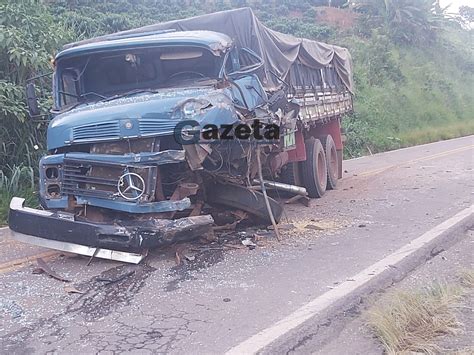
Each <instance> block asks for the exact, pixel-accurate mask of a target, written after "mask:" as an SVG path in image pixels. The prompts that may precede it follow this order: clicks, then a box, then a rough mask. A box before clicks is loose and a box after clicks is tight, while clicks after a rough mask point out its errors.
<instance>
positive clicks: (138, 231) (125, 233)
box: [8, 197, 214, 264]
mask: <svg viewBox="0 0 474 355" xmlns="http://www.w3.org/2000/svg"><path fill="white" fill-rule="evenodd" d="M24 201H25V200H24V199H22V198H18V197H14V198H13V199H12V200H11V202H10V211H9V220H8V224H9V227H10V229H11V230H12V235H13V238H15V239H18V240H20V241H23V242H27V243H31V244H35V245H40V246H43V247H47V248H52V249H58V250H62V251H66V252H71V253H76V254H82V255H88V256H96V257H99V258H104V259H112V260H119V261H124V262H130V263H135V264H137V263H139V262H140V261H141V260H142V259H143V258H144V257H145V256H146V253H147V251H148V249H152V248H155V247H159V246H164V245H169V244H172V243H176V242H182V241H189V240H192V239H196V238H199V237H200V236H206V235H208V234H212V224H213V223H214V220H213V218H212V217H211V216H210V215H202V216H193V217H185V218H179V219H173V220H171V219H148V220H127V221H116V222H115V223H114V224H105V223H95V222H89V221H83V220H77V219H76V217H75V216H74V215H73V214H70V213H67V212H63V211H55V212H53V211H44V210H37V209H33V208H29V207H23V203H24Z"/></svg>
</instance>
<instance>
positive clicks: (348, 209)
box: [0, 136, 474, 354]
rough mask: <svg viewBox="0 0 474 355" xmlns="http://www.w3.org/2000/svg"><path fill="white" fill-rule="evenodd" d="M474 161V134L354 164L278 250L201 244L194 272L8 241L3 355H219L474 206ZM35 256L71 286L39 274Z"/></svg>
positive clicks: (158, 257) (295, 212)
mask: <svg viewBox="0 0 474 355" xmlns="http://www.w3.org/2000/svg"><path fill="white" fill-rule="evenodd" d="M473 152H474V136H471V137H465V138H460V139H455V140H450V141H443V142H438V143H433V144H428V145H423V146H418V147H413V148H407V149H402V150H398V151H393V152H388V153H383V154H377V155H374V156H370V157H364V158H360V159H354V160H349V161H346V162H345V163H344V169H345V174H344V178H343V179H342V180H341V182H340V186H339V187H338V189H337V190H335V191H330V192H328V193H327V194H326V196H325V197H324V198H322V199H318V200H313V201H312V205H311V207H304V206H301V205H289V206H287V208H286V218H284V219H283V222H282V226H281V229H282V235H283V240H282V242H277V241H276V240H274V239H273V238H272V237H271V234H270V233H263V232H260V231H257V232H256V233H257V234H259V235H261V237H260V238H259V241H258V242H257V244H258V246H257V247H256V248H255V249H253V250H249V249H247V248H243V249H233V248H225V249H222V248H219V247H216V246H213V245H193V246H189V247H188V251H187V252H186V254H189V255H190V256H191V258H190V259H193V257H194V260H192V261H190V262H188V263H187V265H183V264H182V265H179V266H176V262H175V257H174V252H175V250H174V249H172V248H169V249H167V250H157V251H155V252H154V253H153V254H152V255H151V256H150V257H149V258H147V260H146V263H145V264H143V265H139V266H130V265H122V264H120V263H116V262H110V261H104V260H94V261H93V262H92V264H91V265H90V266H86V264H87V261H88V259H87V258H83V257H71V256H65V257H61V256H51V255H50V254H43V253H48V251H47V250H44V249H41V248H32V247H29V246H28V247H27V246H23V245H18V244H16V243H15V242H12V241H11V240H9V239H8V237H3V239H0V246H1V248H0V279H1V282H0V319H1V321H0V352H1V353H46V352H57V353H66V352H67V353H71V352H76V353H81V354H86V353H101V354H105V353H113V352H126V353H130V352H132V353H133V352H135V353H138V354H146V353H157V352H167V353H223V352H225V351H227V350H229V349H230V348H232V347H234V346H236V345H237V344H239V343H241V342H242V341H245V340H246V339H248V338H249V337H251V336H253V335H254V334H256V333H257V332H259V331H261V330H262V329H265V328H267V327H269V326H271V325H272V324H274V323H275V322H277V321H278V320H280V319H282V318H283V317H285V316H287V315H288V314H291V313H292V312H294V311H295V310H296V309H298V308H299V307H301V306H302V305H304V304H306V303H307V302H308V301H310V300H312V299H314V298H315V297H318V296H319V295H321V294H324V293H325V292H327V291H328V290H329V289H332V288H334V287H335V286H337V285H338V284H340V283H341V282H343V281H345V280H346V279H347V278H348V277H350V276H351V275H354V274H356V273H357V272H358V271H360V270H362V269H364V268H366V267H368V266H370V265H372V264H373V263H374V262H376V261H378V260H380V259H382V258H383V257H385V256H387V255H388V254H390V253H392V252H393V251H395V250H396V249H398V248H400V247H401V246H403V245H405V244H407V243H408V242H409V241H411V240H413V239H415V238H417V237H418V236H420V235H421V234H423V233H424V232H425V231H427V230H429V229H431V228H433V227H434V226H436V225H438V224H439V223H441V222H442V221H443V220H446V219H448V218H450V217H452V216H453V215H455V214H456V213H457V212H459V211H461V210H463V209H465V208H466V207H468V206H470V205H472V203H473V201H474V170H473V169H474V153H473ZM248 233H249V234H251V233H254V231H249V232H248ZM4 234H5V233H4ZM241 236H242V235H241ZM229 238H230V239H231V238H235V237H233V236H229ZM193 249H194V250H193ZM12 250H14V252H11V251H12ZM38 253H41V254H42V255H44V257H45V260H47V263H48V265H49V266H50V267H51V268H52V269H54V270H55V271H56V272H57V273H59V274H61V275H62V276H64V277H66V278H68V279H70V280H71V282H70V283H64V282H61V281H58V280H55V279H52V278H49V277H48V276H47V275H45V274H33V273H32V271H33V269H34V266H32V265H28V263H27V259H25V257H27V256H30V258H31V256H32V255H35V254H38ZM12 255H13V256H12ZM16 261H18V262H23V263H20V264H19V265H15V264H16V263H17V262H16ZM25 262H26V263H25ZM131 272H133V274H132V273H131ZM98 275H100V277H102V278H105V279H116V278H117V277H119V278H120V276H122V275H129V276H125V277H124V278H122V279H120V280H118V281H117V282H113V283H109V284H107V283H106V282H103V281H98V280H97V276H98ZM76 290H77V291H79V292H81V293H70V291H76ZM68 291H69V292H68Z"/></svg>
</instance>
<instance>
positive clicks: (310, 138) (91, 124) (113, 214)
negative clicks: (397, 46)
mask: <svg viewBox="0 0 474 355" xmlns="http://www.w3.org/2000/svg"><path fill="white" fill-rule="evenodd" d="M236 24H237V25H236ZM351 70H352V67H351V61H350V55H349V52H348V51H347V50H346V49H344V48H341V47H337V46H331V45H327V44H323V43H319V42H315V41H309V40H306V39H299V38H294V37H291V36H288V35H284V34H281V33H278V32H275V31H272V30H270V29H268V28H266V27H265V26H263V25H262V24H261V23H260V22H259V21H258V19H257V18H256V17H255V16H254V14H253V12H252V11H251V9H248V8H244V9H238V10H232V11H224V12H220V13H215V14H209V15H204V16H199V17H194V18H190V19H184V20H177V21H171V22H167V23H160V24H156V25H152V26H146V27H143V28H139V29H134V30H130V31H124V32H120V33H117V34H112V35H107V36H103V37H98V38H94V39H90V40H85V41H82V42H77V43H73V44H70V45H67V46H65V48H64V49H63V50H62V51H60V52H59V53H58V54H57V55H56V57H55V60H54V74H53V77H52V94H53V107H52V108H51V110H50V113H49V116H50V122H49V126H48V131H47V150H48V155H46V156H44V157H43V158H42V159H41V161H40V163H39V172H40V176H39V187H40V191H39V197H40V202H41V205H42V207H43V209H31V208H28V207H24V206H23V202H24V201H23V199H21V198H17V197H15V198H13V199H12V201H11V205H10V215H9V226H10V229H11V230H12V231H13V234H14V236H15V237H16V238H17V239H19V240H22V241H25V242H28V243H33V244H37V245H42V246H46V247H50V248H55V249H59V250H64V251H69V252H74V253H78V254H84V255H89V256H96V257H101V258H109V259H115V260H122V261H127V262H132V263H138V262H140V260H142V259H143V258H144V257H145V256H146V253H147V251H148V250H149V249H151V248H155V247H158V246H161V245H167V244H170V243H176V242H180V241H186V240H191V239H194V238H197V237H200V236H206V235H211V234H212V233H213V228H214V227H215V225H216V224H218V222H217V221H216V213H215V211H216V209H217V210H218V211H222V207H225V208H227V209H228V210H229V211H235V210H241V211H244V212H245V215H248V216H251V217H252V218H256V219H259V220H260V221H263V222H266V223H270V222H273V223H275V222H278V220H279V218H280V215H281V213H282V207H281V205H280V204H279V203H278V202H277V201H276V200H274V199H273V198H271V197H269V196H268V195H267V193H266V189H267V188H268V189H280V190H284V191H286V192H293V193H297V194H301V195H308V196H309V197H321V196H322V195H323V194H324V193H325V191H326V190H327V189H333V188H336V185H337V180H338V179H339V178H340V177H341V171H342V168H341V167H342V149H343V135H342V134H341V127H340V123H341V118H342V117H343V115H345V114H346V113H348V112H351V110H352V86H353V84H352V72H351ZM26 90H27V99H28V108H29V111H30V115H31V116H33V117H35V116H38V115H40V114H41V111H40V109H39V106H38V99H37V92H38V90H37V88H36V87H35V84H34V80H32V81H31V82H30V83H29V84H28V85H27V88H26ZM235 215H240V216H241V218H242V213H240V214H239V213H237V214H234V216H235Z"/></svg>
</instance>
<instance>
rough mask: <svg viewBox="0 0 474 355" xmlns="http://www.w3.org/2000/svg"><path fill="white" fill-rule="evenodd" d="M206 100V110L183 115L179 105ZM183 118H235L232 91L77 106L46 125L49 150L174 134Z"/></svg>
mask: <svg viewBox="0 0 474 355" xmlns="http://www.w3.org/2000/svg"><path fill="white" fill-rule="evenodd" d="M196 100H199V101H201V100H203V102H209V103H210V104H209V105H207V108H206V109H205V110H201V112H200V113H198V114H196V115H195V116H192V117H189V116H188V117H184V116H183V113H182V111H181V110H180V107H181V106H182V105H183V104H184V103H186V102H188V101H196ZM182 119H193V120H196V121H198V122H199V123H200V124H201V126H203V125H205V124H209V123H212V124H216V125H221V124H233V123H235V122H237V121H238V116H237V114H236V112H235V109H234V106H233V103H232V99H231V92H230V91H229V90H227V89H215V88H213V87H199V88H186V89H183V88H173V89H163V90H161V91H160V92H158V93H141V94H135V95H132V96H129V97H123V98H117V99H114V100H110V101H105V102H98V103H94V104H89V105H83V106H80V107H77V108H75V109H73V110H71V111H68V112H65V113H62V114H59V115H57V116H56V117H55V118H54V119H53V120H52V121H51V122H50V124H49V127H48V139H47V146H48V150H53V149H56V148H60V147H64V146H70V145H74V144H84V143H95V142H103V141H113V140H120V139H130V138H139V137H149V136H164V135H171V134H173V131H174V128H175V126H176V124H177V123H178V122H179V121H180V120H182Z"/></svg>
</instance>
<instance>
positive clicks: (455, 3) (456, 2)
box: [439, 0, 474, 13]
mask: <svg viewBox="0 0 474 355" xmlns="http://www.w3.org/2000/svg"><path fill="white" fill-rule="evenodd" d="M439 3H440V5H441V7H445V6H448V5H450V6H449V8H448V12H450V13H457V12H458V11H459V7H460V6H463V5H467V6H470V7H474V0H440V1H439Z"/></svg>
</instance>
